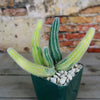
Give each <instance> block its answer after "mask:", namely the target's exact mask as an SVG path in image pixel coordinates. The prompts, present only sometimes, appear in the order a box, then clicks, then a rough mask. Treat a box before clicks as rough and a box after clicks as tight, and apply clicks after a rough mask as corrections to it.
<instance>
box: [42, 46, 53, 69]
mask: <svg viewBox="0 0 100 100" xmlns="http://www.w3.org/2000/svg"><path fill="white" fill-rule="evenodd" d="M43 59H44V64H45V65H46V66H48V67H54V64H53V60H52V58H51V56H50V54H49V49H48V47H45V48H44V50H43Z"/></svg>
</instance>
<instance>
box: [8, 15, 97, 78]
mask: <svg viewBox="0 0 100 100" xmlns="http://www.w3.org/2000/svg"><path fill="white" fill-rule="evenodd" d="M42 25H43V21H42V20H40V21H39V22H38V24H37V26H36V28H35V30H34V34H33V37H32V55H33V59H34V63H32V62H30V61H28V60H27V59H25V58H24V57H22V56H21V55H20V54H18V53H17V52H16V51H15V50H14V49H13V48H8V49H7V52H8V54H9V55H10V56H11V57H12V58H13V60H14V61H15V62H16V63H17V64H18V65H19V66H20V67H21V68H23V69H24V70H26V71H27V72H29V73H31V74H33V75H37V76H40V77H48V76H53V75H54V74H55V73H56V72H57V71H59V70H64V71H65V70H69V69H70V68H71V67H72V66H74V65H75V64H76V63H77V62H78V61H79V60H80V59H81V58H82V56H83V55H84V53H85V52H86V50H87V49H88V47H89V44H90V43H91V40H92V38H93V36H94V34H95V29H94V28H90V29H89V31H88V32H87V34H86V36H85V37H84V38H83V39H82V41H81V42H80V43H79V44H78V46H77V47H76V48H75V49H74V50H73V51H72V52H71V53H70V54H69V55H68V56H67V57H65V58H64V59H62V55H61V52H60V47H59V40H58V32H59V18H57V17H56V18H55V19H54V21H53V24H52V27H51V31H50V38H49V46H48V47H44V49H43V51H42V49H41V47H40V44H39V39H40V30H41V28H42Z"/></svg>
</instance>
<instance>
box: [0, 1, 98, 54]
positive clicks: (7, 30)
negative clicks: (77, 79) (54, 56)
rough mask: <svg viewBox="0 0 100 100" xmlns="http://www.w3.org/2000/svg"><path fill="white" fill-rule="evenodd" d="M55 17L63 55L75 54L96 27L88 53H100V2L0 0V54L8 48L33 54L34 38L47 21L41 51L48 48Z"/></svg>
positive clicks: (42, 36)
mask: <svg viewBox="0 0 100 100" xmlns="http://www.w3.org/2000/svg"><path fill="white" fill-rule="evenodd" d="M55 17H59V19H60V28H59V40H60V41H59V44H60V47H61V51H62V52H67V53H69V52H70V51H72V50H73V49H74V48H75V47H76V46H77V44H78V43H79V42H80V40H81V39H82V38H83V37H84V35H85V34H86V32H87V30H88V29H89V28H90V27H94V28H95V29H96V34H95V36H94V39H93V41H92V42H91V44H90V47H89V49H88V52H96V53H97V52H99V53H100V0H0V52H6V49H7V48H8V47H13V48H15V49H16V50H17V51H19V52H31V40H32V34H33V32H34V29H35V26H36V23H37V22H38V20H39V19H43V20H44V26H43V30H42V32H41V37H40V38H41V41H40V43H41V47H43V46H45V45H47V44H48V39H49V33H50V27H51V24H52V22H53V19H54V18H55Z"/></svg>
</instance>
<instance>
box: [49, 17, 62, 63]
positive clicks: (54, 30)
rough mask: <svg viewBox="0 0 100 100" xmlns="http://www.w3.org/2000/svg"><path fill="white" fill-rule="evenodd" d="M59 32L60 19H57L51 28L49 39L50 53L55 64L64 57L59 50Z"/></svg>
mask: <svg viewBox="0 0 100 100" xmlns="http://www.w3.org/2000/svg"><path fill="white" fill-rule="evenodd" d="M58 32H59V18H55V19H54V21H53V24H52V27H51V31H50V38H49V51H50V55H51V57H52V59H53V61H54V63H55V64H56V63H57V62H59V61H60V60H61V59H62V55H61V52H60V48H59V41H58Z"/></svg>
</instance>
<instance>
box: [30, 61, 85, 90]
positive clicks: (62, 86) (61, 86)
mask: <svg viewBox="0 0 100 100" xmlns="http://www.w3.org/2000/svg"><path fill="white" fill-rule="evenodd" d="M77 64H80V65H82V68H81V69H80V71H82V70H83V68H84V65H83V64H82V63H77ZM80 71H79V72H78V73H77V74H76V75H75V76H74V77H73V78H72V80H74V79H75V77H77V76H78V75H79V73H80ZM31 76H35V77H38V78H40V79H42V80H45V81H47V82H50V83H51V84H53V85H56V86H58V87H60V88H64V87H67V86H68V85H69V84H70V83H71V82H72V80H71V81H69V82H68V83H67V84H66V85H60V84H56V83H53V82H51V81H48V80H47V79H45V78H43V77H39V76H36V75H33V74H31Z"/></svg>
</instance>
